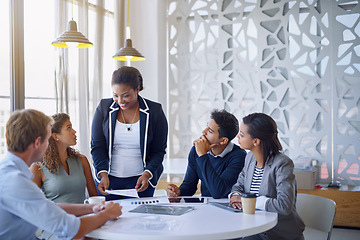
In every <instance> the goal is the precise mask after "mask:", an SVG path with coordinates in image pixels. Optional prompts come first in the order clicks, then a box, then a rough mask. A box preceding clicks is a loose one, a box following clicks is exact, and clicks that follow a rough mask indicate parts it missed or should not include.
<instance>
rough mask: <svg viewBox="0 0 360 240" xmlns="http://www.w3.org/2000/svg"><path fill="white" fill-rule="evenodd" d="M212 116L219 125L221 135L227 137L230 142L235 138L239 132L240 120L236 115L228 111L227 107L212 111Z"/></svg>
mask: <svg viewBox="0 0 360 240" xmlns="http://www.w3.org/2000/svg"><path fill="white" fill-rule="evenodd" d="M210 118H211V119H213V120H214V121H215V122H216V124H217V125H218V126H219V130H218V131H219V137H220V138H221V137H227V138H228V139H229V142H230V141H231V140H233V139H234V137H235V136H236V134H237V133H238V132H239V121H238V120H237V119H236V117H235V116H234V115H233V114H231V113H229V112H227V111H226V110H225V109H222V110H220V111H219V110H217V109H214V110H213V111H212V112H211V113H210Z"/></svg>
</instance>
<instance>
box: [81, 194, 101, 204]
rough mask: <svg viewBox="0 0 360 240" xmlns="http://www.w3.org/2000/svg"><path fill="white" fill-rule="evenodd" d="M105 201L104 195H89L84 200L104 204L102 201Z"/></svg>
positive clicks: (87, 202)
mask: <svg viewBox="0 0 360 240" xmlns="http://www.w3.org/2000/svg"><path fill="white" fill-rule="evenodd" d="M103 201H105V197H104V196H93V197H89V198H87V199H85V200H84V203H86V204H102V202H103Z"/></svg>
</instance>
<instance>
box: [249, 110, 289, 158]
mask: <svg viewBox="0 0 360 240" xmlns="http://www.w3.org/2000/svg"><path fill="white" fill-rule="evenodd" d="M243 123H244V124H245V125H246V126H247V127H248V133H249V134H250V136H251V137H252V138H258V139H260V140H261V142H260V145H261V147H262V150H263V154H264V158H265V161H266V160H267V159H268V158H270V157H272V156H274V155H275V154H277V153H279V152H280V151H281V150H282V146H281V143H280V141H279V139H278V136H277V134H278V132H277V125H276V122H275V121H274V119H272V118H271V117H270V116H268V115H266V114H264V113H252V114H249V115H247V116H246V117H244V118H243Z"/></svg>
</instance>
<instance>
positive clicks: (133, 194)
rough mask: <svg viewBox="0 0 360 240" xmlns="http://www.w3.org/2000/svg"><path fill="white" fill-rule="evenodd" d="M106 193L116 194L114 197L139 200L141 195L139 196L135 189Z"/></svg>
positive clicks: (108, 191)
mask: <svg viewBox="0 0 360 240" xmlns="http://www.w3.org/2000/svg"><path fill="white" fill-rule="evenodd" d="M105 192H107V193H109V194H114V195H120V196H126V197H136V198H139V195H138V193H137V191H136V189H135V188H133V189H119V190H105Z"/></svg>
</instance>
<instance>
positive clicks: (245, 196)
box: [241, 193, 256, 214]
mask: <svg viewBox="0 0 360 240" xmlns="http://www.w3.org/2000/svg"><path fill="white" fill-rule="evenodd" d="M241 203H242V208H243V213H245V214H255V205H256V195H255V194H253V193H241Z"/></svg>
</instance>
